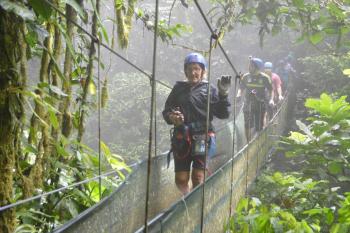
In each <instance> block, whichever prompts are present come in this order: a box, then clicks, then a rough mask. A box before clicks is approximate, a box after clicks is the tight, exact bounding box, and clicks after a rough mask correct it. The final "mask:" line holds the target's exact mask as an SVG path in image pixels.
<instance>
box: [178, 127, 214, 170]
mask: <svg viewBox="0 0 350 233" xmlns="http://www.w3.org/2000/svg"><path fill="white" fill-rule="evenodd" d="M209 134H210V135H209V144H208V157H209V158H211V157H212V156H214V155H215V153H216V138H215V134H214V133H213V132H210V133H209ZM193 151H194V150H193V148H192V150H191V153H190V154H189V155H188V156H185V157H179V156H177V155H176V153H174V164H175V172H179V171H190V170H191V164H192V168H195V169H202V170H205V164H206V165H207V166H206V168H208V161H209V159H208V157H207V159H206V161H205V155H196V154H194V152H193Z"/></svg>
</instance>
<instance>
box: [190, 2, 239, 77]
mask: <svg viewBox="0 0 350 233" xmlns="http://www.w3.org/2000/svg"><path fill="white" fill-rule="evenodd" d="M194 3H195V4H196V6H197V8H198V10H199V12H200V14H201V15H202V18H203V19H204V21H205V23H206V25H207V26H208V28H209V30H210V32H211V34H212V35H215V34H216V33H215V31H214V30H213V28H212V27H211V25H210V23H209V20H208V19H207V17H206V16H205V14H204V12H203V10H202V8H201V6H200V5H199V3H198V0H194ZM217 43H218V45H219V47H220V49H221V51H222V53H223V54H224V56H225V58H226V60H227V61H228V63H229V64H230V66H231V68H232V70H233V72H234V73H235V75H236V76H238V75H239V72H237V70H236V68H235V66H234V65H233V63H232V62H231V60H230V58H229V57H228V55H227V53H226V51H225V49H224V48H223V47H222V45H221V43H220V41H219V40H218V41H217Z"/></svg>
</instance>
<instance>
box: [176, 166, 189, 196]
mask: <svg viewBox="0 0 350 233" xmlns="http://www.w3.org/2000/svg"><path fill="white" fill-rule="evenodd" d="M189 180H190V172H189V171H179V172H175V184H176V186H177V188H178V189H179V190H180V191H181V193H182V194H183V195H185V194H187V193H189V192H190V186H189V184H188V181H189Z"/></svg>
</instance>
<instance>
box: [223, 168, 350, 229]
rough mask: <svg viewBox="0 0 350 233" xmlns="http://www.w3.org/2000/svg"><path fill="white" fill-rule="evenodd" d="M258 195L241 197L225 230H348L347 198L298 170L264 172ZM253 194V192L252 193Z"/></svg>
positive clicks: (349, 222)
mask: <svg viewBox="0 0 350 233" xmlns="http://www.w3.org/2000/svg"><path fill="white" fill-rule="evenodd" d="M257 183H258V187H256V188H255V190H256V193H255V195H257V197H251V198H242V199H241V200H240V201H239V203H238V205H237V207H236V212H235V214H234V216H233V217H232V218H231V219H230V220H229V222H228V224H227V226H226V229H225V232H237V233H239V232H242V233H245V232H252V233H255V232H256V233H260V232H266V233H270V232H271V233H274V232H276V233H277V232H347V231H348V230H349V229H350V219H349V213H350V212H349V198H350V194H349V193H348V194H347V197H345V198H344V197H343V196H341V195H339V194H337V193H336V189H327V188H326V187H325V182H324V181H314V180H312V179H308V178H306V179H305V178H302V177H301V174H282V173H279V172H276V173H274V174H272V175H269V174H264V175H262V176H261V177H260V179H259V181H258V182H257ZM252 196H254V193H253V194H252Z"/></svg>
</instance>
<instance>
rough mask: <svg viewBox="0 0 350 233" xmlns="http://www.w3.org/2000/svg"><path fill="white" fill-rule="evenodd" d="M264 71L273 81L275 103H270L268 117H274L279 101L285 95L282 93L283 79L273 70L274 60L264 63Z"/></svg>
mask: <svg viewBox="0 0 350 233" xmlns="http://www.w3.org/2000/svg"><path fill="white" fill-rule="evenodd" d="M264 68H265V70H264V73H265V74H267V75H268V76H269V77H270V79H271V82H272V96H271V98H272V99H273V101H274V105H269V107H268V108H269V109H268V115H269V116H268V118H269V119H272V117H273V114H274V113H275V109H276V108H277V103H278V102H280V101H282V100H283V99H284V98H283V95H282V81H281V78H280V76H278V74H276V73H274V72H272V70H273V64H272V62H265V64H264Z"/></svg>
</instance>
